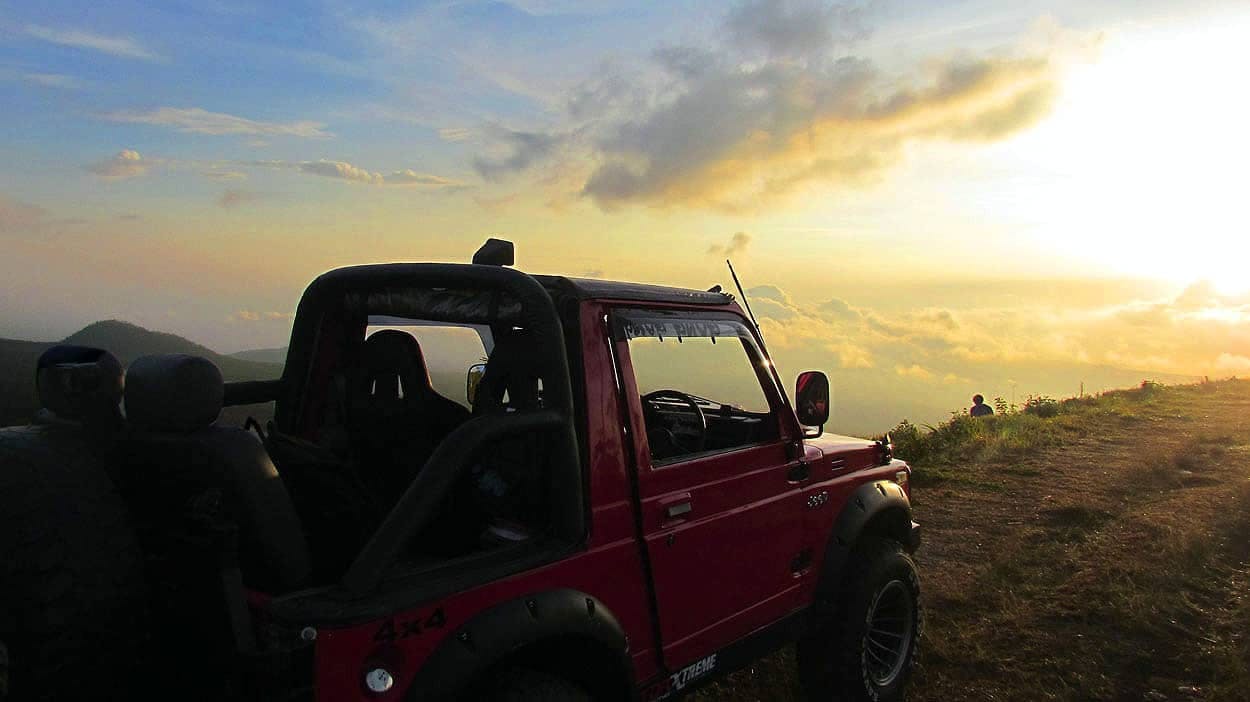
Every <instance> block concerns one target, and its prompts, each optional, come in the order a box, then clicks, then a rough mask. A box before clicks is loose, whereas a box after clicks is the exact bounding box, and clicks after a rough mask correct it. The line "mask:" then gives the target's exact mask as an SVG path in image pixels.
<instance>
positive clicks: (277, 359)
mask: <svg viewBox="0 0 1250 702" xmlns="http://www.w3.org/2000/svg"><path fill="white" fill-rule="evenodd" d="M230 355H231V356H232V357H234V358H241V359H243V360H244V361H257V362H260V363H277V364H278V365H285V364H286V347H285V346H278V347H276V348H272V349H248V350H247V351H238V352H235V353H232V354H230Z"/></svg>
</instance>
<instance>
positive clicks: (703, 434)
mask: <svg viewBox="0 0 1250 702" xmlns="http://www.w3.org/2000/svg"><path fill="white" fill-rule="evenodd" d="M661 399H664V400H676V401H678V402H680V403H682V404H684V405H686V406H687V407H689V408H690V410H691V412H693V413H694V417H695V422H694V424H693V427H692V428H693V429H695V430H697V433H694V434H693V435H692V436H691V437H690V439H691V440H692V441H693V442H694V443H693V445H686V442H685V437H683V439H682V440H681V441H679V440H678V439H677V436H676V435H675V434H674V433H673V431H672V430H671V429H669V428H667V427H665V431H667V432H668V435H669V439H670V440H671V441H672V443H673V446H674V447H676V448H677V449H679V450H680V451H681V452H682V453H700V452H702V451H703V449H704V448H705V447H706V446H707V415H705V414H703V408H702V407H700V406H699V403H698V402H697V401H696V400H695V399H694V398H693V397H691V396H689V395H687V394H686V393H684V392H682V391H680V390H671V389H663V390H655V391H652V392H649V393H647V394H646V395H643V396H642V404H643V407H644V408H645V409H647V410H649V412H648V413H649V414H651V415H652V416H656V415H659V414H660V408H659V405H658V403H657V402H656V401H657V400H661Z"/></svg>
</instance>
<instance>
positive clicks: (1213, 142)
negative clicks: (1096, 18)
mask: <svg viewBox="0 0 1250 702" xmlns="http://www.w3.org/2000/svg"><path fill="white" fill-rule="evenodd" d="M1248 35H1250V15H1242V16H1239V17H1235V18H1227V17H1225V18H1222V19H1220V20H1218V21H1215V20H1209V21H1207V22H1205V23H1203V24H1199V25H1192V26H1189V27H1187V28H1184V29H1178V28H1177V27H1176V26H1175V25H1172V26H1169V27H1168V28H1167V30H1166V31H1165V30H1163V29H1156V30H1137V31H1135V32H1120V33H1116V34H1114V35H1112V36H1109V37H1108V38H1107V39H1106V40H1105V42H1104V44H1103V46H1102V48H1101V51H1100V55H1099V58H1098V59H1097V60H1096V61H1094V62H1093V63H1092V64H1086V65H1076V66H1074V67H1073V68H1071V69H1070V70H1069V71H1067V72H1066V73H1065V74H1064V75H1063V77H1062V80H1061V91H1062V92H1061V96H1060V97H1059V99H1058V101H1057V103H1056V105H1055V108H1054V111H1053V113H1052V115H1051V116H1050V118H1049V119H1047V120H1046V121H1045V122H1044V123H1043V124H1041V125H1039V127H1038V128H1036V129H1035V130H1033V131H1031V132H1029V133H1027V134H1025V135H1022V136H1020V137H1018V138H1017V139H1015V140H1013V141H1012V142H1009V143H1007V144H1005V145H1004V146H1003V148H1002V156H1003V157H1004V158H1007V159H1009V160H1012V161H1013V162H1015V163H1014V165H1015V166H1016V167H1018V168H1020V169H1023V170H1024V171H1025V172H1028V173H1031V174H1032V175H1031V176H1029V177H1027V178H1023V179H1019V180H1016V181H1014V182H1013V183H1012V184H1009V185H1007V186H1005V187H1006V188H1007V189H1011V190H1014V192H1011V193H1009V195H1008V196H1007V197H1005V198H1002V201H1004V202H1009V203H1011V204H1012V205H1013V208H1012V211H1010V212H1004V213H998V214H1002V215H1003V216H1004V217H1006V218H1008V219H1012V220H1014V221H1015V222H1016V223H1018V224H1019V225H1020V226H1021V227H1023V228H1024V229H1025V230H1026V231H1027V232H1028V233H1029V234H1030V235H1032V236H1033V237H1035V238H1036V239H1038V240H1039V242H1040V243H1043V244H1044V245H1045V246H1047V247H1053V248H1054V249H1055V250H1057V251H1060V252H1062V253H1063V254H1065V255H1067V256H1069V257H1072V258H1074V259H1076V260H1077V261H1079V262H1083V263H1085V264H1087V266H1088V267H1090V268H1096V269H1100V270H1103V271H1105V272H1106V273H1109V274H1115V275H1132V276H1144V277H1153V278H1159V279H1163V280H1169V281H1175V282H1181V283H1184V282H1191V281H1194V280H1207V281H1210V282H1211V283H1212V284H1213V285H1214V286H1216V287H1217V288H1218V289H1219V290H1220V291H1221V292H1226V293H1235V292H1244V291H1246V290H1250V217H1248V216H1247V215H1248V214H1250V212H1248V211H1247V210H1248V208H1250V205H1248V203H1250V193H1248V192H1247V190H1248V189H1250V188H1247V180H1246V167H1247V163H1248V162H1250V129H1248V127H1247V125H1250V92H1247V91H1245V90H1243V89H1242V88H1241V86H1242V85H1244V82H1245V68H1246V66H1250V42H1246V41H1245V37H1246V36H1248Z"/></svg>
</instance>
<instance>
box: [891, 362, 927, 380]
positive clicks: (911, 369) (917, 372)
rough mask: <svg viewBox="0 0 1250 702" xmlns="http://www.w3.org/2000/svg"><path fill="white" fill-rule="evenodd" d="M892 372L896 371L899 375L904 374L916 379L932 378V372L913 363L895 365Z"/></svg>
mask: <svg viewBox="0 0 1250 702" xmlns="http://www.w3.org/2000/svg"><path fill="white" fill-rule="evenodd" d="M894 372H895V373H898V374H899V375H902V376H906V377H908V378H915V379H917V380H932V379H933V373H932V372H931V371H928V370H926V369H924V368H922V367H920V366H919V365H916V364H915V363H913V364H911V365H910V366H895V367H894Z"/></svg>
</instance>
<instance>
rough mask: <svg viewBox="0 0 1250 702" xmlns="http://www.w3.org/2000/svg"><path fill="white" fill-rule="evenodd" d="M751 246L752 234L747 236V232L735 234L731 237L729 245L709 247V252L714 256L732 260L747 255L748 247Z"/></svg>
mask: <svg viewBox="0 0 1250 702" xmlns="http://www.w3.org/2000/svg"><path fill="white" fill-rule="evenodd" d="M750 245H751V235H750V234H747V233H746V232H734V235H733V236H731V237H729V242H728V243H726V244H712V245H711V246H709V247H707V252H708V253H709V254H712V255H714V256H725V257H726V258H732V257H734V256H737V255H739V254H745V253H746V252H747V247H748V246H750Z"/></svg>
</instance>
